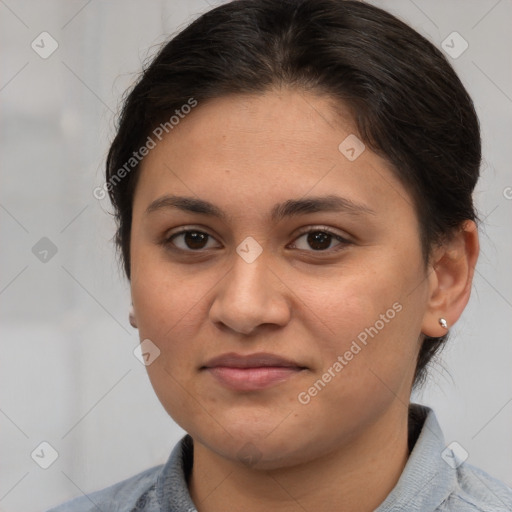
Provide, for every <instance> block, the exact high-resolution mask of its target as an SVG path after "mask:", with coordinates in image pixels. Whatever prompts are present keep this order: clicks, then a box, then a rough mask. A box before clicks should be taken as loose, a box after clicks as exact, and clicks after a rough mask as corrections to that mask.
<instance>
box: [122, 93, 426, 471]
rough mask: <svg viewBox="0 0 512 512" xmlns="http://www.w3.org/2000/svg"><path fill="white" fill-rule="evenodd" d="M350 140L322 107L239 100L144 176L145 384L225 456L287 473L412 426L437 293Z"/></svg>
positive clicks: (138, 249) (140, 294) (138, 270)
mask: <svg viewBox="0 0 512 512" xmlns="http://www.w3.org/2000/svg"><path fill="white" fill-rule="evenodd" d="M354 133H355V128H354V125H353V123H352V121H351V119H350V117H349V116H348V115H347V116H345V117H344V118H340V116H339V115H336V114H334V111H333V110H332V108H331V107H330V103H329V100H328V99H327V98H326V97H321V96H314V95H311V94H306V93H299V92H292V91H288V90H286V91H281V92H268V93H267V94H265V95H260V96H242V95H240V96H230V97H224V98H221V99H215V100H212V101H210V102H208V103H205V104H201V103H199V104H198V106H197V107H195V109H193V110H192V112H191V113H190V114H189V115H188V116H187V117H185V118H184V119H182V120H181V121H180V122H179V124H178V125H177V126H175V127H174V128H173V129H172V131H170V132H169V134H167V135H165V137H163V138H162V140H161V141H160V142H158V143H157V145H156V147H155V148H154V149H152V150H151V151H150V153H149V154H148V156H147V157H146V158H145V160H144V161H143V164H142V170H141V175H140V179H139V182H138V184H137V189H136V193H135V198H134V208H133V225H132V232H131V247H130V250H131V291H132V299H133V304H134V308H135V315H136V319H137V324H138V328H139V331H140V339H141V340H146V339H148V340H150V342H145V343H146V345H145V346H144V347H145V348H144V350H143V352H144V351H147V352H148V353H149V355H148V356H146V357H148V358H149V359H148V361H149V362H150V364H149V365H148V366H147V370H148V373H149V377H150V380H151V383H152V385H153V387H154V389H155V391H156V393H157V395H158V397H159V399H160V401H161V402H162V404H163V406H164V407H165V409H166V410H167V412H168V413H169V414H170V415H171V416H172V417H173V418H174V419H175V421H176V422H177V423H178V424H179V425H181V427H182V428H184V429H185V430H186V431H187V432H189V433H190V434H191V435H192V437H193V438H194V440H195V441H196V442H198V443H200V444H201V445H203V446H205V447H207V448H209V449H210V450H212V451H213V452H215V453H217V454H219V455H221V456H223V457H225V458H228V459H232V460H234V461H236V460H238V459H244V460H246V459H250V460H252V463H256V462H258V464H259V467H264V468H271V467H279V466H286V465H291V464H295V463H298V462H301V461H306V460H311V459H313V458H315V457H318V456H320V455H322V454H327V453H331V452H334V451H335V450H341V449H343V448H344V447H346V446H349V444H350V443H353V442H354V441H356V440H357V439H359V438H361V436H365V435H369V432H370V431H373V432H374V434H375V432H377V431H378V428H377V427H378V426H379V425H380V426H381V427H383V428H387V429H388V430H390V429H393V426H394V425H395V424H397V422H398V421H399V420H398V418H399V417H400V418H402V419H403V417H404V415H405V414H406V408H407V404H408V402H409V395H410V388H411V384H412V379H413V375H414V369H415V365H416V357H417V353H418V349H419V343H420V339H419V338H420V333H421V330H422V324H423V323H424V316H425V312H426V307H427V301H428V294H429V292H428V289H429V284H428V278H427V277H426V271H425V267H424V262H423V259H422V253H421V245H420V237H419V225H418V219H417V216H416V214H415V211H414V208H413V201H412V199H411V196H410V194H409V193H408V192H407V191H406V190H405V188H404V187H403V186H402V185H401V183H400V182H399V181H398V180H397V179H396V178H395V177H394V175H393V173H392V172H391V170H390V168H389V166H388V164H387V163H386V162H385V161H384V160H383V159H381V158H380V157H378V156H377V155H376V154H374V153H372V152H371V151H370V150H369V149H368V148H366V149H363V147H362V146H360V142H358V139H356V138H355V136H354V135H353V134H354ZM347 137H349V138H348V139H347ZM340 144H341V146H340ZM361 150H363V151H362V152H361ZM166 197H167V200H166V199H165V198H166ZM184 197H186V198H188V199H189V201H188V202H186V201H184V200H183V199H177V198H184ZM327 199H330V202H329V201H327ZM203 202H204V203H205V204H204V205H203V204H202V203H203ZM296 202H297V203H296ZM206 203H208V205H206ZM210 205H211V206H210ZM197 210H198V211H197ZM214 212H216V213H218V214H217V215H215V214H214ZM184 230H188V231H189V232H188V233H184V234H183V233H182V234H179V233H180V232H182V231H184ZM308 232H309V233H308ZM173 235H174V236H173ZM148 343H149V345H148ZM158 351H160V352H159V353H158ZM372 429H373V430H372ZM381 430H382V429H381Z"/></svg>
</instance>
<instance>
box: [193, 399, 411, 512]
mask: <svg viewBox="0 0 512 512" xmlns="http://www.w3.org/2000/svg"><path fill="white" fill-rule="evenodd" d="M397 405H398V407H397V406H395V407H394V408H392V410H388V412H387V414H386V416H385V417H381V418H380V419H379V421H378V422H376V423H375V424H373V425H371V426H370V427H369V428H367V429H366V430H365V431H364V432H363V433H362V434H360V435H358V436H357V437H356V438H355V439H351V441H350V443H347V445H346V446H340V447H338V448H337V449H333V450H332V451H331V452H330V453H329V454H327V455H325V456H322V457H319V458H317V459H314V460H309V461H306V462H304V463H302V464H300V465H296V466H292V467H286V468H279V469H273V470H265V471H262V470H256V469H251V468H247V467H245V466H241V465H240V463H238V462H234V461H231V460H227V459H224V458H223V457H220V456H219V455H217V454H215V453H214V452H212V451H211V450H209V449H208V448H207V447H205V446H204V445H202V444H201V443H198V442H197V441H194V464H193V469H192V474H191V477H190V483H189V490H190V495H191V497H192V500H193V501H194V503H195V504H196V507H197V510H198V511H199V512H220V511H225V510H244V511H247V512H255V511H256V510H258V511H261V510H280V511H283V512H295V511H300V512H304V510H315V512H327V511H329V512H331V511H332V510H333V508H334V509H336V510H343V511H345V512H366V511H368V512H371V511H373V510H375V508H377V507H378V506H379V505H380V504H381V503H382V502H383V501H384V500H385V498H386V497H387V495H388V494H389V493H390V492H391V490H392V489H393V487H394V486H395V485H396V483H397V481H398V479H399V478H400V475H401V473H402V471H403V468H404V466H405V464H406V462H407V458H408V455H409V450H408V444H407V441H408V439H407V436H408V429H407V419H408V418H407V409H406V408H404V407H403V405H402V404H397ZM333 504H336V506H333Z"/></svg>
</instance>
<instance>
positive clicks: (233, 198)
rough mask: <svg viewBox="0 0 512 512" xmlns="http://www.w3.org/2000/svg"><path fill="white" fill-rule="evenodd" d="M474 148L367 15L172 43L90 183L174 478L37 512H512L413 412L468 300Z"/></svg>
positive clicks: (445, 79) (412, 62)
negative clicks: (171, 426) (158, 406)
mask: <svg viewBox="0 0 512 512" xmlns="http://www.w3.org/2000/svg"><path fill="white" fill-rule="evenodd" d="M480 149H481V146H480V133H479V126H478V119H477V117H476V114H475V111H474V108H473V104H472V101H471V99H470V97H469V96H468V94H467V92H466V90H465V89H464V87H463V86H462V84H461V82H460V80H459V79H458V78H457V76H456V74H455V73H454V71H453V69H452V68H451V66H450V65H449V64H448V63H447V61H446V59H445V58H444V57H443V55H442V54H441V53H440V51H439V50H437V49H436V48H435V47H433V45H432V44H430V43H429V42H428V41H427V40H425V39H424V38H423V37H422V36H421V35H419V34H418V33H416V32H415V31H414V30H412V29H411V28H410V27H408V26H407V25H405V24H404V23H402V22H401V21H399V20H398V19H396V18H395V17H393V16H391V15H390V14H388V13H386V12H384V11H382V10H380V9H378V8H376V7H373V6H371V5H367V4H364V3H362V2H354V1H343V0H293V1H286V2H274V1H272V0H239V1H236V2H231V3H228V4H225V5H221V6H219V7H217V8H215V9H212V10H211V11H209V12H207V13H206V14H204V15H203V16H201V17H200V18H199V19H197V20H196V21H194V22H193V23H192V24H191V25H190V26H188V27H187V28H186V29H184V30H183V31H182V32H181V33H179V34H178V35H177V36H176V37H174V38H173V39H172V40H171V41H170V42H169V43H168V44H166V45H165V46H164V47H163V49H162V50H161V51H160V52H159V54H158V55H157V57H156V58H155V59H154V60H153V62H152V63H151V65H150V66H149V67H147V69H145V70H144V72H143V73H142V75H141V78H140V80H139V81H138V83H137V84H136V86H135V87H134V88H133V90H132V91H131V92H130V94H129V95H128V96H127V98H126V100H125V104H124V109H123V112H122V115H121V118H120V123H119V128H118V133H117V135H116V137H115V139H114V142H113V143H112V146H111V148H110V151H109V154H108V159H107V175H106V183H105V186H104V187H103V188H102V189H100V190H98V191H97V192H98V194H101V193H102V192H108V193H109V195H110V198H111V200H112V202H113V205H114V207H115V211H116V216H117V221H118V231H117V233H116V242H117V244H118V247H119V249H120V254H121V256H122V260H123V263H124V269H125V271H126V275H127V277H128V279H129V280H130V285H131V294H132V302H133V311H132V312H131V313H130V318H131V322H132V325H133V326H134V327H136V328H138V330H139V333H140V339H141V357H142V358H143V359H144V361H145V364H146V365H147V370H148V374H149V378H150V380H151V383H152V385H153V388H154V390H155V392H156V394H157V396H158V398H159V400H160V401H161V403H162V405H163V406H164V408H165V409H166V411H167V412H168V413H169V414H170V415H171V416H172V418H173V419H174V420H175V421H176V422H177V423H178V424H179V425H180V426H181V427H182V428H183V429H185V430H186V431H187V433H188V435H187V436H186V437H184V438H183V439H182V440H181V442H180V443H178V444H177V445H176V447H175V448H174V450H173V452H172V453H171V455H170V458H169V460H168V462H167V463H166V464H165V465H163V466H158V467H155V468H151V469H148V470H146V471H144V472H142V473H140V474H138V475H136V476H134V477H132V478H130V479H128V480H126V481H123V482H120V483H118V484H116V485H115V486H113V487H109V488H108V489H105V490H102V491H98V492H97V493H94V494H92V495H89V496H84V497H82V498H78V499H76V500H73V501H71V502H68V503H66V504H63V505H61V506H60V507H57V508H56V509H54V510H55V511H58V512H63V511H67V510H69V511H82V510H95V509H99V510H102V511H106V510H126V511H128V510H144V511H156V510H162V511H179V512H182V511H183V512H185V511H191V510H198V511H200V512H210V511H211V512H214V511H225V510H237V511H238V510H240V511H260V510H279V511H295V510H297V511H298V510H301V511H304V510H306V511H316V512H322V511H327V510H329V511H332V510H343V511H357V512H361V511H362V512H364V511H372V510H377V511H379V512H383V511H391V510H407V511H434V510H439V511H441V510H442V511H491V510H492V511H493V512H498V511H510V510H512V491H511V490H510V489H509V488H507V487H506V486H505V485H504V484H502V483H500V482H498V481H496V480H495V479H493V478H492V477H490V476H489V475H487V474H486V473H484V472H482V471H481V470H479V469H477V468H474V467H472V466H470V465H469V464H467V462H465V456H466V455H467V454H465V453H464V449H463V447H461V446H460V445H457V444H456V443H455V444H453V443H452V444H451V445H449V446H446V443H445V440H444V438H443V435H442V432H441V430H440V427H439V424H438V422H437V420H436V417H435V414H434V412H433V411H432V410H431V409H429V408H427V407H424V406H420V405H417V404H410V396H411V390H412V388H413V387H414V386H417V385H419V384H421V383H422V382H423V380H424V379H425V375H426V368H427V364H428V362H429V361H430V359H431V358H432V356H433V355H434V354H435V353H436V351H437V350H438V349H439V348H440V347H441V346H442V345H443V344H444V343H446V340H447V336H448V333H449V329H450V328H451V327H452V326H453V324H454V323H455V322H456V321H457V319H458V318H459V317H460V315H461V313H462V311H463V310H464V308H465V306H466V304H467V302H468V299H469V296H470V290H471V283H472V279H473V272H474V268H475V265H476V261H477V258H478V251H479V243H478V232H477V226H476V219H477V216H476V212H475V210H474V207H473V201H472V191H473V189H474V187H475V184H476V182H477V179H478V175H479V167H480V159H481V151H480Z"/></svg>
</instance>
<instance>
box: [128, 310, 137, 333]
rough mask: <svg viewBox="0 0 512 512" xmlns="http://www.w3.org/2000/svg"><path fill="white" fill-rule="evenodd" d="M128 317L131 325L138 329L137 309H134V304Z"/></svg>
mask: <svg viewBox="0 0 512 512" xmlns="http://www.w3.org/2000/svg"><path fill="white" fill-rule="evenodd" d="M128 318H129V320H130V325H131V326H132V327H134V328H135V329H136V328H137V321H136V319H135V310H134V309H133V304H132V305H131V306H130V312H129V314H128Z"/></svg>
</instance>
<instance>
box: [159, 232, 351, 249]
mask: <svg viewBox="0 0 512 512" xmlns="http://www.w3.org/2000/svg"><path fill="white" fill-rule="evenodd" d="M186 233H200V234H204V235H207V236H208V237H209V238H214V237H213V236H212V235H210V234H209V233H207V232H205V231H201V230H199V229H190V228H189V229H183V230H181V231H178V232H177V233H173V234H172V235H170V236H168V237H166V238H165V239H164V240H163V241H162V242H161V243H162V245H163V246H164V247H166V248H168V249H170V250H173V251H178V252H182V253H197V254H199V253H202V252H205V251H207V250H208V249H197V250H194V249H181V248H180V247H176V246H175V245H174V243H173V240H174V239H175V238H176V237H178V236H180V235H183V234H186ZM310 233H324V234H327V235H330V236H332V237H333V238H335V239H336V240H337V241H338V242H340V244H339V245H338V246H335V248H333V249H325V250H321V249H320V250H317V251H315V250H313V249H312V250H305V249H299V250H301V251H305V252H311V253H316V254H320V253H323V254H325V253H332V252H335V251H339V250H342V249H344V248H345V247H346V246H347V245H350V244H351V242H350V241H349V240H347V239H346V238H343V237H342V236H341V235H339V234H337V233H335V232H334V231H331V230H330V229H329V228H326V227H324V226H313V227H310V228H308V229H305V230H304V231H301V232H300V233H298V234H297V237H296V238H295V239H294V243H295V241H296V240H298V239H299V238H300V237H302V236H303V235H308V234H310Z"/></svg>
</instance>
